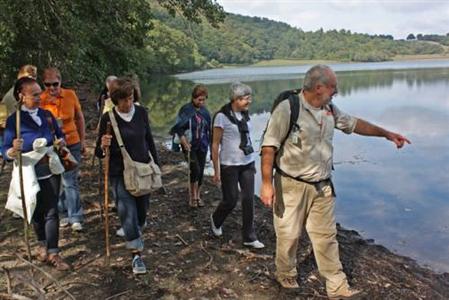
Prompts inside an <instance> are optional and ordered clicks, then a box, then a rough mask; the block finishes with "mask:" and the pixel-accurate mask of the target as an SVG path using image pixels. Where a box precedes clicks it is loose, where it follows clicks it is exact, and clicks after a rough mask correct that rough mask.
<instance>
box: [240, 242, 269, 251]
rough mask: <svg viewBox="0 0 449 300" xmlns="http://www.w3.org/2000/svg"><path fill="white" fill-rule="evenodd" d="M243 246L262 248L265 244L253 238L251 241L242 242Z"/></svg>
mask: <svg viewBox="0 0 449 300" xmlns="http://www.w3.org/2000/svg"><path fill="white" fill-rule="evenodd" d="M243 246H246V247H252V248H254V249H262V248H265V245H264V244H262V243H261V242H259V241H258V240H255V241H253V242H243Z"/></svg>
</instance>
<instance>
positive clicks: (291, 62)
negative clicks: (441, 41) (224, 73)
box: [223, 53, 449, 68]
mask: <svg viewBox="0 0 449 300" xmlns="http://www.w3.org/2000/svg"><path fill="white" fill-rule="evenodd" d="M440 59H449V53H448V54H423V55H397V56H395V57H394V58H393V59H391V60H389V61H419V60H440ZM387 61H388V60H387ZM335 63H347V64H351V63H373V62H360V61H343V60H324V59H311V60H307V59H306V60H304V59H272V60H262V61H259V62H257V63H254V64H250V65H247V64H236V65H223V68H236V67H282V66H301V65H315V64H335Z"/></svg>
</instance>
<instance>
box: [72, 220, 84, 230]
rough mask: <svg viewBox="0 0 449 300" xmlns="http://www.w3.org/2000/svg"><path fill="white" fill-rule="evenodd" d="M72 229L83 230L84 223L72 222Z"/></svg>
mask: <svg viewBox="0 0 449 300" xmlns="http://www.w3.org/2000/svg"><path fill="white" fill-rule="evenodd" d="M72 230H73V231H82V230H83V224H81V223H80V222H75V223H73V224H72Z"/></svg>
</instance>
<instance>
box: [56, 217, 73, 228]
mask: <svg viewBox="0 0 449 300" xmlns="http://www.w3.org/2000/svg"><path fill="white" fill-rule="evenodd" d="M69 225H70V222H69V218H61V219H60V220H59V227H67V226H69Z"/></svg>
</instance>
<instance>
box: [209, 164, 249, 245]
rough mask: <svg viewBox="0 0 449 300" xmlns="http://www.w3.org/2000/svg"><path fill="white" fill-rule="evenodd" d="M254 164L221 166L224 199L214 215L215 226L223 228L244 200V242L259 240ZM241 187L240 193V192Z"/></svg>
mask: <svg viewBox="0 0 449 300" xmlns="http://www.w3.org/2000/svg"><path fill="white" fill-rule="evenodd" d="M255 173H256V168H255V164H254V162H252V163H250V164H247V165H242V166H224V165H220V176H221V192H222V194H223V199H222V200H221V202H220V204H219V205H218V207H217V209H216V210H215V212H214V213H213V215H212V218H213V220H214V224H215V226H217V227H221V225H222V224H223V222H224V220H225V219H226V217H227V216H228V215H229V214H230V213H231V211H232V210H233V209H234V207H235V206H236V204H237V201H238V200H239V199H241V200H242V220H243V226H242V236H243V241H244V242H253V241H255V240H257V236H256V231H255V228H254V175H255ZM239 186H240V192H239Z"/></svg>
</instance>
